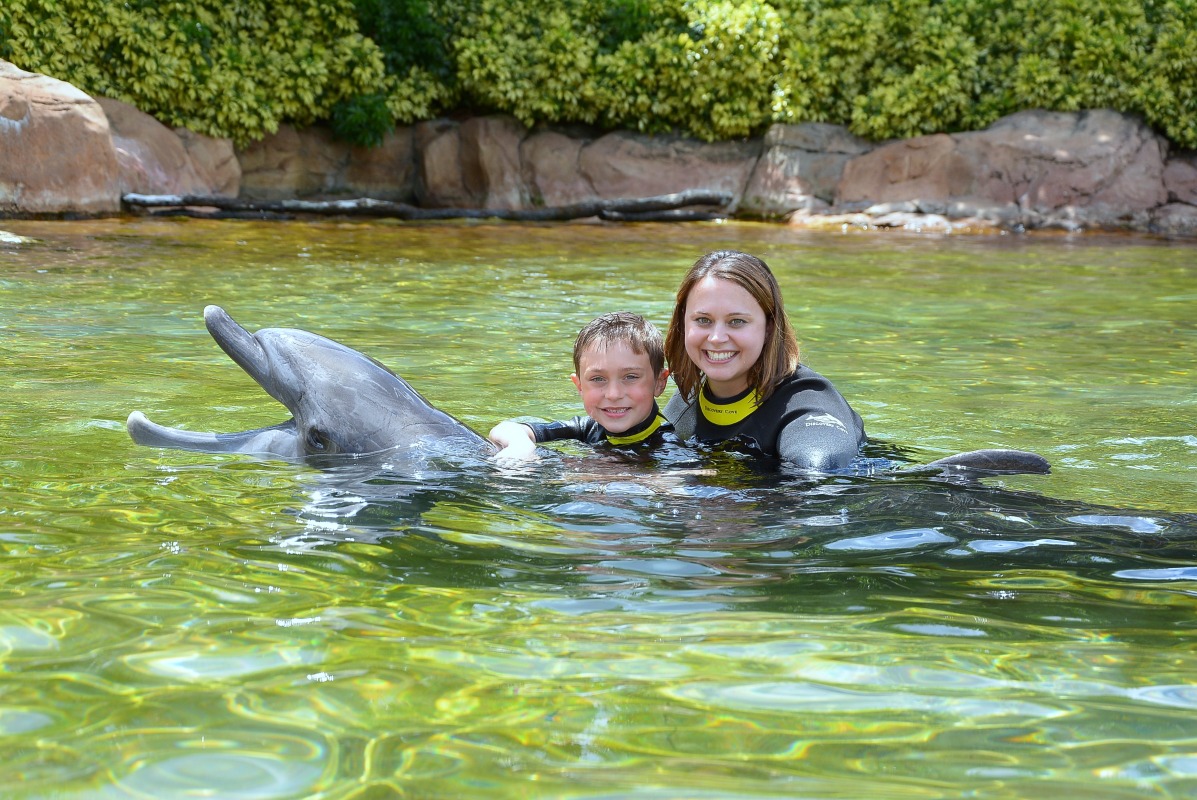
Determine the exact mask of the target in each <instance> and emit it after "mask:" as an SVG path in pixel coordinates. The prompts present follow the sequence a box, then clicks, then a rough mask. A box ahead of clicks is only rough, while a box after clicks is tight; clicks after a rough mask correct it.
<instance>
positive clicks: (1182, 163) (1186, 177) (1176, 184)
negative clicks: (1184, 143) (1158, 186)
mask: <svg viewBox="0 0 1197 800" xmlns="http://www.w3.org/2000/svg"><path fill="white" fill-rule="evenodd" d="M1164 188H1165V189H1166V190H1167V192H1168V199H1169V200H1171V201H1174V202H1179V203H1191V204H1192V205H1197V151H1192V150H1190V151H1188V152H1185V153H1180V154H1177V155H1175V156H1173V157H1172V158H1170V159H1168V163H1167V165H1165V167H1164Z"/></svg>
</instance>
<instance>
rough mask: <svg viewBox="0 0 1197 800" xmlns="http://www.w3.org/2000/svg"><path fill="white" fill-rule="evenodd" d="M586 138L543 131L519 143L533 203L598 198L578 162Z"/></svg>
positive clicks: (562, 203) (560, 203)
mask: <svg viewBox="0 0 1197 800" xmlns="http://www.w3.org/2000/svg"><path fill="white" fill-rule="evenodd" d="M587 141H588V140H584V139H577V138H574V137H572V136H568V135H566V134H564V133H562V132H560V131H541V132H539V133H534V134H532V135H531V136H529V137H528V138H526V139H524V141H523V142H521V143H520V163H521V165H522V170H523V181H524V185H525V186H527V187H528V195H529V197H530V200H531V202H532V204H533V205H541V206H568V205H573V204H575V203H585V202H590V201H592V200H597V199H598V195H597V194H596V193H595V191H594V187H592V186H591V185H590V182H589V181H587V180H586V179H585V178H583V177H582V173H581V169H580V164H579V158H580V157H581V154H582V148H583V147H584V146H585V145H586V143H587Z"/></svg>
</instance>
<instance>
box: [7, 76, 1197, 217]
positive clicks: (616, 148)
mask: <svg viewBox="0 0 1197 800" xmlns="http://www.w3.org/2000/svg"><path fill="white" fill-rule="evenodd" d="M685 191H699V192H706V193H719V192H722V193H726V194H728V195H730V196H731V197H732V198H733V199H732V202H731V204H730V205H729V206H728V207H727V209H726V210H727V212H728V213H729V214H730V215H733V216H736V217H741V218H763V219H774V220H785V221H788V222H789V223H791V224H795V225H806V226H836V227H839V226H843V225H852V226H858V227H903V228H908V229H918V230H928V229H935V230H954V229H960V228H976V229H1007V230H1008V229H1031V228H1043V227H1055V228H1064V229H1070V230H1083V229H1095V228H1100V229H1111V228H1113V229H1124V230H1137V231H1152V232H1159V233H1166V234H1178V235H1197V153H1193V152H1180V153H1172V152H1170V147H1169V144H1168V142H1167V141H1166V140H1164V139H1163V138H1162V137H1160V136H1159V135H1157V134H1155V133H1154V132H1153V131H1152V130H1151V129H1150V128H1148V127H1147V126H1145V125H1144V124H1143V123H1142V122H1141V121H1140V120H1139V119H1137V118H1135V117H1131V116H1127V115H1124V114H1119V113H1117V112H1114V111H1108V110H1094V111H1081V112H1070V113H1060V112H1046V111H1025V112H1021V113H1019V114H1014V115H1012V116H1009V117H1006V118H1004V119H1002V120H999V121H998V122H996V123H995V124H994V125H992V126H991V127H989V128H988V129H986V130H984V131H972V132H968V133H959V134H936V135H931V136H921V137H917V138H914V139H909V140H903V141H892V142H882V143H871V142H867V141H865V140H862V139H859V138H857V137H855V136H853V135H852V134H851V133H849V132H848V131H847V130H846V129H845V128H842V127H840V126H836V125H827V124H822V123H807V124H800V125H774V126H772V127H771V128H770V129H769V130H768V131H767V132H766V134H765V135H764V136H763V137H761V138H759V139H750V140H743V141H735V142H717V143H705V142H700V141H696V140H693V139H687V138H684V137H680V136H648V135H644V134H639V133H633V132H629V131H616V132H604V131H598V130H593V129H589V128H585V127H559V128H543V129H539V128H538V129H533V130H529V129H527V128H525V127H524V126H523V125H522V124H520V123H519V122H517V121H516V120H515V119H513V118H511V117H507V116H501V115H496V116H483V117H476V118H473V119H469V120H465V121H458V120H451V119H437V120H431V121H427V122H421V123H418V124H416V125H412V126H401V127H398V128H396V129H395V130H394V131H393V132H392V133H391V134H390V135H388V136H387V138H386V140H385V141H384V142H383V144H382V145H381V146H380V147H377V148H369V149H367V148H359V147H352V146H350V145H347V144H345V143H343V142H339V141H337V140H335V139H334V138H333V137H332V135H331V134H330V133H329V132H328V131H327V130H326V129H324V128H320V127H314V128H307V129H303V130H300V129H296V128H294V127H292V126H282V127H281V128H280V129H279V131H278V132H277V133H275V134H273V135H271V136H268V137H266V138H265V139H263V140H261V141H258V142H255V143H254V144H252V145H251V146H249V147H246V148H244V149H240V150H237V149H234V147H233V145H232V143H231V142H229V141H228V140H223V139H212V138H210V137H206V136H201V135H199V134H195V133H193V132H191V131H187V130H183V129H178V130H173V131H172V130H170V129H168V128H166V127H165V126H163V125H161V124H160V123H159V122H157V121H156V120H154V119H153V118H152V117H150V116H149V115H147V114H143V113H142V112H140V111H138V110H137V109H135V108H133V107H132V106H129V105H128V104H126V103H122V102H120V101H117V100H113V99H108V98H98V99H93V98H90V97H88V96H86V95H84V94H83V93H82V92H79V91H78V90H77V89H75V88H74V87H72V86H70V85H68V84H65V83H62V82H61V81H56V80H53V79H51V78H47V77H45V76H40V75H34V74H32V73H28V72H23V71H22V70H19V69H17V68H16V67H14V66H13V65H11V64H8V63H6V62H3V61H0V216H53V215H59V216H61V215H75V214H116V213H119V212H120V210H121V198H122V196H124V195H126V194H130V193H135V194H142V195H170V196H179V197H182V196H193V197H195V196H198V197H240V198H242V199H244V200H247V201H277V200H290V199H321V200H327V199H338V198H350V197H353V198H360V197H370V198H374V199H378V200H387V201H395V202H402V203H410V204H415V205H418V206H422V207H425V208H471V209H496V210H520V209H532V208H539V207H545V206H551V207H557V206H568V205H573V204H577V203H585V202H591V201H595V200H617V199H625V198H637V197H649V196H658V195H665V194H672V193H677V192H685Z"/></svg>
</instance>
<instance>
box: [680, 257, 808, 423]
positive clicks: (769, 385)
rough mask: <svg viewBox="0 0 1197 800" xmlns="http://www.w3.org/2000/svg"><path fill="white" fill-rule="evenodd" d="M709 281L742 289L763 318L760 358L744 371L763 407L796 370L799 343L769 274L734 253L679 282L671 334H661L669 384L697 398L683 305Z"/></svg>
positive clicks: (701, 263)
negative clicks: (687, 347) (763, 337)
mask: <svg viewBox="0 0 1197 800" xmlns="http://www.w3.org/2000/svg"><path fill="white" fill-rule="evenodd" d="M708 277H710V278H720V279H722V280H726V281H731V282H732V283H734V284H736V285H737V286H740V287H742V288H743V289H744V290H745V291H746V292H748V293H749V294H750V295H752V297H753V299H754V300H756V302H757V304H758V305H760V307H761V310H762V311H764V312H765V320H766V324H767V327H766V329H765V345H764V347H763V348H762V349H761V355H760V358H758V359H757V361H756V363H755V364H753V365H752V369H750V370H749V371H748V385H749V386H751V387H752V388H754V389H756V393H757V397H758V398H759V399H760V401H761V402H764V400H765V398H767V397H768V396H769V395H771V394H773V390H774V389H776V388H777V386H778V384H780V383H781V382H782V381H783V380H785V379H786V377H788V376H789V375H790V373H792V372H793V371H794V370H795V369H797V368H798V340H797V339H796V338H795V337H794V329H793V328H791V327H790V319H789V317H787V316H786V309H785V305H783V304H782V301H781V287H779V286H778V285H777V279H776V278H775V277H773V272H772V271H771V270H770V269H769V266H768V265H767V264H766V263H765V262H764V261H762V260H761V259H759V258H757V257H756V256H750V255H748V254H747V253H741V252H739V251H738V250H717V251H715V252H712V253H707V254H706V255H704V256H703V257H702V258H700V259H698V260H697V261H695V262H694V266H692V267H690V271H689V272H687V273H686V277H684V278H682V285H681V286H679V287H678V290H677V301H676V303H675V305H674V307H673V317H672V318H671V319H670V321H669V331H668V332H667V333H666V334H665V357H666V358H667V359H668V360H669V368H670V370H671V371H672V374H673V381H674V383H676V384H677V387H678V389H679V390H680V391H681V394H682V397H684V398H686V399H687V400H693V399H694V398H695V397H697V395H698V387H699V384H700V381H701V378H702V373H701V372H700V370H699V369H698V365H697V364H695V363H694V362H693V361H691V360H690V357H689V356H688V355H686V301H687V299H688V297H689V295H690V290H691V289H693V288H694V285H695V284H697V283H698V282H699V281H701V280H703V279H704V278H708Z"/></svg>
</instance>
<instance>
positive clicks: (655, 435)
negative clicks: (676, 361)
mask: <svg viewBox="0 0 1197 800" xmlns="http://www.w3.org/2000/svg"><path fill="white" fill-rule="evenodd" d="M523 424H524V425H527V426H528V427H529V428H531V429H532V435H533V436H534V437H535V438H536V441H537V442H538V443H540V442H556V441H560V440H562V439H576V440H578V441H580V442H585V443H586V444H609V445H614V446H616V447H623V446H626V445H632V444H640V443H641V442H650V443H657V442H659V441H660V440H661V439H662V437H663V435H664V434H666V433H668V432H670V431H672V430H673V426H672V425H670V424H669V422H668V421H667V420H666V419H665V417H664V415H662V414H661V410H660V409H659V408H657V404H656V403H653V410H652V413H651V414H649V415H648V417H647V418H645V419H644V420H643V421H641V422H639V423H637V424H636V425H633V426H632V427H631V428H628V429H627V430H626V431H624V432H623V433H609V432H608V431H607V429H606V428H604V427H603V426H602V425H599V424H598V423H597V422H595V421H594V420H593V419H591V418H590V417H574V418H573V419H571V420H569V421H568V422H525V423H523Z"/></svg>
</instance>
